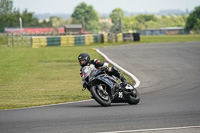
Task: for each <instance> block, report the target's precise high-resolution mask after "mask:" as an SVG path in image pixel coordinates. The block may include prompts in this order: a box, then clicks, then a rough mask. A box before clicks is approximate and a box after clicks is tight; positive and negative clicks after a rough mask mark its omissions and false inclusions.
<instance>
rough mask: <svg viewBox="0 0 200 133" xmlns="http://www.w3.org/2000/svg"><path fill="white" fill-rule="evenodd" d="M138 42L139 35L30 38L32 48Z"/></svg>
mask: <svg viewBox="0 0 200 133" xmlns="http://www.w3.org/2000/svg"><path fill="white" fill-rule="evenodd" d="M133 37H134V41H139V40H140V36H139V34H135V33H134V34H133V33H126V34H122V33H119V34H112V35H110V36H109V37H108V34H101V35H99V34H93V35H92V34H91V35H75V36H73V35H69V36H53V37H44V36H38V37H32V38H31V40H32V41H31V42H32V43H31V44H32V47H33V48H39V47H44V46H82V45H90V44H92V43H98V42H99V43H103V42H104V43H107V42H108V40H109V41H110V42H112V43H115V42H123V41H133Z"/></svg>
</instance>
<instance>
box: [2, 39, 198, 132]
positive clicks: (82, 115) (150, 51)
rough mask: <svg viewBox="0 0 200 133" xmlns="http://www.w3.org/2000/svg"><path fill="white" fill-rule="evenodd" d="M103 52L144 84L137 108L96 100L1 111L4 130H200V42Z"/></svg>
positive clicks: (139, 88)
mask: <svg viewBox="0 0 200 133" xmlns="http://www.w3.org/2000/svg"><path fill="white" fill-rule="evenodd" d="M100 50H101V51H102V52H103V53H105V54H106V55H107V56H108V57H109V58H110V59H112V60H113V61H114V62H116V63H117V64H119V65H120V66H122V67H123V68H125V69H127V70H128V71H129V72H131V73H133V74H134V75H135V76H136V77H137V78H138V79H139V80H140V81H141V85H140V86H139V87H138V90H139V92H140V94H141V101H140V103H139V104H138V105H128V104H112V106H110V107H101V106H100V105H99V104H97V103H96V102H95V101H94V100H91V101H84V102H78V103H67V104H60V105H52V106H44V107H37V108H29V109H17V110H5V111H0V132H1V133H55V132H59V133H66V132H73V133H74V132H77V133H81V132H82V133H90V132H108V131H124V130H139V129H154V128H170V127H185V126H200V42H190V43H167V44H166V43H163V44H137V45H124V46H117V47H106V48H101V49H100ZM186 130H187V131H186V132H188V130H189V129H186ZM195 130H197V132H198V131H200V129H195ZM189 131H190V130H189Z"/></svg>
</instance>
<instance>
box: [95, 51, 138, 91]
mask: <svg viewBox="0 0 200 133" xmlns="http://www.w3.org/2000/svg"><path fill="white" fill-rule="evenodd" d="M96 51H97V52H98V53H99V54H101V55H102V56H103V57H104V58H105V59H106V60H107V61H108V62H109V63H111V64H112V65H114V66H115V67H117V68H118V69H120V70H121V71H123V72H124V73H126V74H127V75H129V76H130V77H131V78H132V79H133V80H134V81H135V85H134V87H135V88H137V87H138V86H139V85H140V81H139V79H138V78H137V77H136V76H135V75H133V74H132V73H130V72H129V71H127V70H126V69H124V68H122V67H121V66H119V65H118V64H117V63H115V62H113V61H112V60H111V59H109V58H108V56H107V55H105V54H104V53H102V52H101V51H100V50H99V49H96Z"/></svg>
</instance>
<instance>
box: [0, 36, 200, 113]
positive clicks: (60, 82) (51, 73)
mask: <svg viewBox="0 0 200 133" xmlns="http://www.w3.org/2000/svg"><path fill="white" fill-rule="evenodd" d="M4 40H5V39H4ZM171 41H175V42H176V41H183V42H185V41H200V35H183V36H165V37H163V36H141V42H140V43H149V42H171ZM131 43H133V42H131ZM108 45H109V46H112V45H120V44H97V45H94V44H93V45H91V46H82V47H45V48H36V49H34V48H30V47H27V46H26V47H17V46H16V47H7V46H6V45H0V109H1V110H2V109H13V108H22V107H31V106H38V105H46V104H55V103H64V102H70V101H79V100H85V99H90V94H89V92H88V91H84V92H82V91H81V90H82V86H81V78H80V75H79V70H80V66H79V64H78V61H77V57H78V55H79V54H80V53H81V52H87V53H89V54H90V56H91V58H98V59H100V60H102V61H104V59H103V58H102V57H101V56H100V55H99V54H98V53H97V52H95V51H94V50H92V49H91V48H92V47H94V46H97V47H100V46H108ZM126 78H128V77H126ZM128 81H129V82H131V79H130V78H128Z"/></svg>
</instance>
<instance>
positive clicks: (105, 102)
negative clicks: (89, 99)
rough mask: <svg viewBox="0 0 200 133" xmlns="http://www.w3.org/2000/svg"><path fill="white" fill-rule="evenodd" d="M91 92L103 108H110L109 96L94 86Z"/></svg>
mask: <svg viewBox="0 0 200 133" xmlns="http://www.w3.org/2000/svg"><path fill="white" fill-rule="evenodd" d="M90 92H91V94H92V96H93V98H94V99H95V100H96V101H97V102H98V103H99V104H100V105H102V106H106V107H107V106H110V105H111V99H110V96H109V94H107V95H106V94H103V93H102V92H100V91H99V89H98V87H97V86H92V87H91V88H90Z"/></svg>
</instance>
